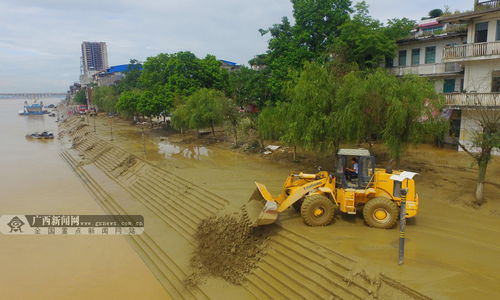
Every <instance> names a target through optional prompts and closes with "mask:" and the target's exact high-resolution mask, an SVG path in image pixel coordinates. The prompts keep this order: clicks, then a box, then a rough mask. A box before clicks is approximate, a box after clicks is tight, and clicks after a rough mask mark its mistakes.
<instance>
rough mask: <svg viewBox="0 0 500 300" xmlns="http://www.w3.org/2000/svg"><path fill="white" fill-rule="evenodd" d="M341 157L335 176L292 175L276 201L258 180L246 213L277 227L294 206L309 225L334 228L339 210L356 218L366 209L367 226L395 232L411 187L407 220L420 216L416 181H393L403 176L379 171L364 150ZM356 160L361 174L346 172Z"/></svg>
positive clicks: (322, 173)
mask: <svg viewBox="0 0 500 300" xmlns="http://www.w3.org/2000/svg"><path fill="white" fill-rule="evenodd" d="M337 157H338V163H337V169H336V171H335V174H334V175H333V174H330V173H329V172H327V171H319V172H318V173H316V174H304V173H301V172H299V173H297V172H292V173H291V174H290V175H289V176H288V177H287V179H286V180H285V183H284V184H283V188H282V190H281V193H280V194H279V195H278V196H277V197H273V196H272V195H271V194H270V193H269V191H268V190H267V188H266V187H265V186H264V185H263V184H261V183H258V182H256V183H255V184H256V186H257V188H256V189H255V192H254V193H253V194H252V196H251V197H250V199H249V201H248V202H247V203H246V205H245V209H244V211H245V213H246V215H247V218H248V219H249V220H250V222H251V223H252V225H253V226H260V225H267V224H271V223H274V222H275V221H276V220H277V218H278V215H279V213H281V212H283V211H285V210H287V209H288V208H290V207H291V206H292V207H293V208H295V209H296V210H297V211H298V212H299V213H300V214H301V216H302V219H303V220H304V223H306V224H307V225H309V226H325V225H328V224H330V223H331V222H332V220H333V216H334V212H335V209H336V208H338V210H340V211H341V212H343V213H347V214H356V212H357V211H358V209H362V211H363V217H364V220H365V222H366V224H367V225H369V226H371V227H376V228H392V227H393V226H394V225H395V224H396V222H397V220H398V216H399V206H400V203H401V189H404V188H407V189H408V193H407V196H406V201H407V202H406V217H407V218H411V217H414V216H415V215H416V214H417V210H418V194H417V192H416V190H415V181H414V180H413V179H408V180H405V181H404V182H400V181H395V180H392V179H391V176H392V175H398V174H400V173H401V172H400V171H394V172H393V171H391V170H386V169H379V168H375V158H374V157H373V156H371V155H370V152H369V151H368V150H365V149H341V150H340V151H339V152H338V155H337ZM352 158H355V162H356V163H357V166H356V167H357V174H356V173H354V174H352V171H351V173H350V174H347V173H348V172H346V169H349V168H348V162H349V159H351V160H352ZM351 170H352V169H351ZM346 175H351V176H346Z"/></svg>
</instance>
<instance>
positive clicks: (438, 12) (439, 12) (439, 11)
mask: <svg viewBox="0 0 500 300" xmlns="http://www.w3.org/2000/svg"><path fill="white" fill-rule="evenodd" d="M442 15H443V10H442V9H440V8H435V9H433V10H431V11H430V12H429V17H430V18H438V17H441V16H442Z"/></svg>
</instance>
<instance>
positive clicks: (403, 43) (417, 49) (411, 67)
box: [386, 19, 467, 143]
mask: <svg viewBox="0 0 500 300" xmlns="http://www.w3.org/2000/svg"><path fill="white" fill-rule="evenodd" d="M466 39H467V31H466V27H464V26H462V25H459V26H456V25H450V24H447V23H442V22H439V21H438V20H437V19H427V20H423V21H421V22H419V23H418V24H417V28H416V29H415V30H413V31H412V33H411V35H410V37H408V38H406V39H403V40H399V41H398V50H397V53H396V56H395V57H394V59H391V60H390V61H388V62H387V63H386V65H387V67H389V70H390V71H391V72H392V73H393V74H395V75H398V76H403V75H407V74H415V75H420V76H425V77H427V78H429V79H431V80H432V81H433V82H434V85H435V89H436V91H437V92H438V93H456V92H461V91H462V90H463V86H464V69H463V66H462V65H460V64H458V63H455V62H445V61H443V50H444V49H445V47H447V46H449V45H460V44H463V43H465V42H466ZM460 119H461V115H460V111H453V112H452V113H451V114H450V121H451V132H450V136H448V137H446V142H448V143H454V138H453V136H457V137H458V136H459V134H460V123H461V122H460Z"/></svg>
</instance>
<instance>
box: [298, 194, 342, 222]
mask: <svg viewBox="0 0 500 300" xmlns="http://www.w3.org/2000/svg"><path fill="white" fill-rule="evenodd" d="M334 211H335V205H334V204H333V202H332V201H331V200H330V199H328V198H327V197H325V196H323V195H311V196H307V197H306V198H305V199H304V201H303V203H302V207H301V208H300V214H301V215H302V219H304V223H306V224H307V225H309V226H326V225H328V224H330V223H331V222H332V220H333V214H334Z"/></svg>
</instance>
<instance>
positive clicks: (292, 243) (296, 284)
mask: <svg viewBox="0 0 500 300" xmlns="http://www.w3.org/2000/svg"><path fill="white" fill-rule="evenodd" d="M73 138H74V140H77V141H78V142H77V143H74V148H75V149H76V150H78V151H79V152H80V155H83V156H84V163H93V164H95V165H96V166H97V167H98V168H99V169H101V170H102V171H103V172H104V173H105V174H106V175H107V176H108V177H110V178H111V179H112V180H114V181H115V182H116V183H118V184H119V185H120V186H121V187H122V188H124V189H125V190H126V191H127V192H129V193H130V194H131V195H132V196H133V197H134V198H135V199H137V200H138V201H140V202H141V203H143V204H144V205H145V206H146V207H147V208H148V209H150V210H151V211H152V212H153V213H154V214H155V215H156V216H158V217H159V218H160V219H161V220H162V221H163V222H165V223H166V224H167V225H168V226H169V227H172V228H173V229H174V230H176V231H177V232H178V233H179V234H180V235H181V236H182V237H184V238H185V239H186V240H187V241H189V242H190V243H194V241H193V235H194V232H195V230H196V226H197V225H198V223H199V222H200V221H201V220H203V219H205V218H206V217H207V216H210V215H213V214H215V213H217V212H218V211H220V210H222V209H224V207H226V206H227V205H228V204H229V201H227V200H225V199H223V198H221V197H220V196H217V195H216V194H214V193H211V192H209V191H207V190H205V189H203V188H201V187H199V186H197V185H195V184H193V183H191V182H189V181H186V180H185V179H183V178H180V177H178V176H176V175H174V174H172V173H170V172H168V171H166V170H164V169H161V168H159V167H157V166H154V165H152V164H151V163H149V162H147V161H143V160H142V159H139V158H138V157H135V156H133V155H131V154H130V153H128V152H126V151H124V150H122V149H121V148H119V147H116V146H114V145H112V144H111V143H108V142H106V141H104V140H102V139H100V138H98V137H96V136H95V135H94V134H92V133H90V132H89V128H88V127H81V128H79V129H77V130H76V131H74V133H73ZM68 155H69V154H68ZM131 157H132V158H133V163H131V164H130V165H126V164H124V162H127V161H129V162H130V161H131V160H130V158H131ZM82 171H84V170H82ZM103 192H104V191H103ZM185 212H188V213H185ZM143 251H144V250H143ZM145 253H146V255H148V254H147V252H145ZM163 253H164V252H163ZM164 254H165V253H164ZM153 255H154V253H153ZM165 256H167V257H168V255H167V254H165ZM169 259H170V258H169ZM355 264H356V262H354V261H353V260H351V259H349V258H347V257H345V256H343V255H341V254H339V253H337V252H334V251H332V250H330V249H327V248H325V247H323V246H321V245H319V244H317V243H315V242H314V241H311V240H309V239H307V238H305V237H303V236H301V235H299V234H297V233H295V232H292V231H290V230H288V229H286V228H283V227H280V230H278V232H277V234H276V235H275V236H273V237H272V238H271V240H270V247H269V251H268V253H267V255H266V256H265V257H264V258H263V259H262V261H261V263H259V267H258V268H257V269H256V270H255V271H254V272H253V273H252V274H250V275H249V276H248V278H247V279H248V281H247V282H246V283H244V284H243V287H244V288H245V289H247V290H248V292H250V293H251V294H253V295H254V296H255V297H256V298H259V299H264V298H267V299H287V298H288V299H290V298H292V299H326V298H328V299H332V298H337V299H374V298H379V297H380V295H379V294H378V291H379V290H380V289H381V287H382V286H383V289H384V290H389V293H388V295H389V294H390V295H391V296H394V297H391V298H393V299H396V298H397V299H429V298H428V297H426V296H424V295H422V294H420V293H418V292H416V291H414V290H412V289H410V288H409V287H406V286H404V285H402V284H401V283H399V282H397V281H395V280H393V279H390V278H388V277H387V276H385V275H383V274H380V275H379V276H378V279H377V280H372V279H370V278H366V277H363V276H358V274H357V273H356V274H353V270H354V268H355ZM167 286H168V285H167Z"/></svg>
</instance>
